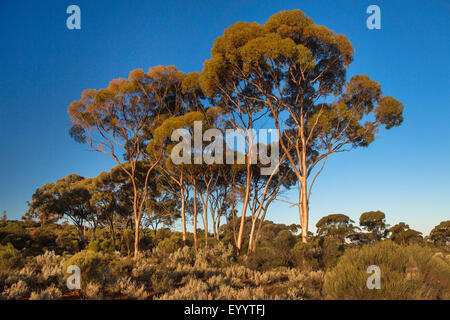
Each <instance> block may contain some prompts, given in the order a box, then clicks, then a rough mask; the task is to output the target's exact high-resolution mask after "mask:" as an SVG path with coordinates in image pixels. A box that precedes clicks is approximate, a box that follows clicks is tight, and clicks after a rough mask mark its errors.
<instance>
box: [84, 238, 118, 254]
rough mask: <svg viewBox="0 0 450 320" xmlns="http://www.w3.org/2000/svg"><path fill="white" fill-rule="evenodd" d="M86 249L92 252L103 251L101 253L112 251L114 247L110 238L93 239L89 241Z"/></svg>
mask: <svg viewBox="0 0 450 320" xmlns="http://www.w3.org/2000/svg"><path fill="white" fill-rule="evenodd" d="M88 250H91V251H94V252H103V253H113V252H114V251H115V248H114V246H113V244H112V242H111V240H109V239H106V240H99V239H97V240H94V241H91V243H89V246H88Z"/></svg>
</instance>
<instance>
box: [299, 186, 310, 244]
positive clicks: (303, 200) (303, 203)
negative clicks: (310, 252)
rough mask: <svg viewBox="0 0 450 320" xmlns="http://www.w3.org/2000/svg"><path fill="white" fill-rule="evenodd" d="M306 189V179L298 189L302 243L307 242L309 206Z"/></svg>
mask: <svg viewBox="0 0 450 320" xmlns="http://www.w3.org/2000/svg"><path fill="white" fill-rule="evenodd" d="M307 192H308V189H307V185H306V179H304V180H303V181H302V183H301V187H300V206H299V211H300V223H301V226H302V242H303V243H307V242H308V220H309V206H308V193H307Z"/></svg>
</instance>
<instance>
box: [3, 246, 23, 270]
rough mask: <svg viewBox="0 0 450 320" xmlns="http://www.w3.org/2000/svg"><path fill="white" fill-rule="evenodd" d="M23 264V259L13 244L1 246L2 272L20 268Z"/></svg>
mask: <svg viewBox="0 0 450 320" xmlns="http://www.w3.org/2000/svg"><path fill="white" fill-rule="evenodd" d="M22 263H23V257H22V254H21V253H20V251H19V250H17V249H15V248H14V247H13V245H12V244H10V243H8V244H7V245H5V246H2V245H0V271H6V270H10V269H13V268H16V267H19V266H20V265H21V264H22Z"/></svg>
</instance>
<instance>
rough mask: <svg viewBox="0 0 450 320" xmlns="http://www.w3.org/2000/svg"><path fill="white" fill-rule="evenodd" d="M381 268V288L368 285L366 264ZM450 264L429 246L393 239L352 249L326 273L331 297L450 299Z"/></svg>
mask: <svg viewBox="0 0 450 320" xmlns="http://www.w3.org/2000/svg"><path fill="white" fill-rule="evenodd" d="M371 265H377V266H378V267H379V268H380V270H381V288H380V289H379V290H377V289H372V290H370V289H368V288H367V285H366V281H367V279H368V277H369V276H370V275H369V274H368V273H366V270H367V267H368V266H371ZM449 288H450V264H449V263H448V262H446V261H443V260H442V259H439V258H438V257H435V256H434V251H433V250H432V249H430V248H423V247H420V246H418V245H414V246H409V247H401V246H399V245H397V244H395V243H393V242H392V241H383V242H379V243H376V244H375V245H373V246H371V245H366V246H363V247H362V248H354V249H349V250H347V251H346V252H345V254H344V255H343V256H342V257H341V258H340V259H339V261H338V263H337V265H336V267H335V268H334V269H333V270H332V271H331V272H329V273H328V274H327V275H326V277H325V283H324V287H323V292H324V294H325V296H326V297H327V298H331V299H449V298H450V291H449Z"/></svg>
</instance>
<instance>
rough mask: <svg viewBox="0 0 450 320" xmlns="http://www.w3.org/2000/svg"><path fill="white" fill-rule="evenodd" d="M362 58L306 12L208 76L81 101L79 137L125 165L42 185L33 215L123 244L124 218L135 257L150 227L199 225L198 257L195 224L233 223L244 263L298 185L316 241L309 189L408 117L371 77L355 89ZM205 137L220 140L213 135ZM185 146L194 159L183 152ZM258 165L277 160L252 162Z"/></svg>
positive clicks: (111, 90) (237, 46) (154, 77)
mask: <svg viewBox="0 0 450 320" xmlns="http://www.w3.org/2000/svg"><path fill="white" fill-rule="evenodd" d="M353 52H354V50H353V47H352V45H351V43H350V41H349V40H348V39H347V37H346V36H344V35H342V34H335V33H334V32H333V31H332V30H329V29H328V28H326V27H324V26H320V25H316V24H315V23H314V22H313V20H312V19H311V18H309V17H307V16H306V15H305V14H304V13H303V12H301V11H299V10H292V11H282V12H279V13H277V14H275V15H273V16H272V17H270V18H269V19H268V20H267V21H266V23H265V24H258V23H255V22H253V23H246V22H237V23H235V24H233V25H232V26H230V27H229V28H227V29H226V30H225V32H224V34H223V35H221V36H219V37H218V38H217V39H216V41H215V43H214V45H213V47H212V50H211V55H212V57H211V59H209V60H207V61H205V62H204V65H203V70H202V71H201V72H200V73H198V72H192V73H189V74H185V73H183V72H181V71H179V70H178V69H177V68H176V67H175V66H157V67H152V68H150V70H149V71H148V72H145V71H143V70H141V69H137V70H133V71H131V72H130V74H129V77H128V79H123V78H120V79H115V80H112V81H111V82H110V83H109V85H108V87H107V88H104V89H99V90H95V89H87V90H85V91H83V93H82V94H81V98H80V100H78V101H74V102H72V103H71V104H70V106H69V108H68V112H69V114H70V117H71V124H72V128H71V130H70V134H71V136H72V137H73V138H74V139H75V140H76V141H77V142H81V143H85V144H87V145H88V146H89V147H90V148H92V149H93V150H95V151H98V152H101V153H104V154H105V155H106V156H108V157H110V158H111V159H112V160H114V161H115V162H116V163H117V167H116V168H114V169H113V170H111V171H110V172H109V173H104V174H102V175H100V176H99V177H97V178H95V179H84V178H82V177H79V176H77V175H69V176H67V177H66V178H64V179H61V180H59V181H57V182H56V183H52V184H47V185H45V186H43V187H42V188H40V189H39V190H37V192H36V194H35V195H34V196H33V200H32V202H31V203H30V211H29V214H28V215H29V216H30V217H39V219H41V221H42V222H43V223H45V221H46V219H51V218H52V217H54V216H56V217H64V216H65V217H68V218H69V219H70V220H72V222H73V223H74V224H75V225H76V226H77V228H78V231H79V236H80V238H83V237H84V235H83V229H84V225H85V223H88V224H90V225H91V227H92V228H93V229H95V228H96V225H97V224H98V223H102V222H103V221H107V222H106V223H107V224H108V225H109V226H110V228H111V233H114V230H113V229H114V228H115V225H114V223H116V222H114V221H113V220H114V219H117V217H119V218H118V219H119V220H121V221H123V223H125V224H128V226H130V225H132V226H133V229H134V239H135V243H134V254H135V256H137V255H138V252H139V234H140V229H141V227H142V226H143V225H144V224H146V223H147V222H149V223H158V221H161V223H165V222H167V221H170V220H171V219H174V218H176V217H177V216H179V217H180V218H181V227H182V233H183V241H184V242H186V241H187V231H186V224H187V219H188V214H189V215H190V216H191V217H192V220H193V221H192V222H193V225H194V246H195V247H197V246H198V235H197V232H196V230H197V223H198V220H200V219H198V218H197V216H198V215H199V216H200V218H201V220H202V222H203V226H204V232H205V233H207V232H208V230H209V228H211V229H212V230H213V232H214V235H215V237H216V238H217V237H219V236H220V225H221V221H222V219H224V218H226V219H227V222H228V223H231V224H232V225H233V232H234V234H233V238H234V245H235V248H236V250H237V252H241V251H242V249H243V240H244V230H245V228H246V227H247V225H246V224H247V223H248V224H250V227H249V229H250V234H249V243H248V245H247V251H249V252H253V251H254V250H255V248H256V246H257V243H258V238H259V236H260V231H261V227H262V222H263V221H264V219H265V217H266V214H267V213H268V212H269V207H270V205H271V203H273V201H276V200H280V199H279V197H278V196H279V195H280V193H281V192H283V191H286V190H288V189H290V188H296V189H297V192H298V199H297V200H293V201H290V203H291V204H294V205H295V206H297V207H298V210H299V223H300V225H301V237H302V241H303V242H304V243H306V242H307V241H308V230H309V227H308V222H309V199H310V195H311V191H312V187H313V185H314V183H315V181H316V179H317V177H318V175H319V174H320V173H321V172H322V170H323V168H324V166H325V164H326V162H327V160H328V159H329V158H330V157H331V156H332V155H333V154H335V153H337V152H342V151H347V150H350V149H352V148H356V147H366V146H368V145H369V144H370V143H372V142H373V141H374V139H375V137H376V134H377V132H379V130H380V129H382V128H385V129H391V128H393V127H396V126H399V125H400V124H401V123H402V120H403V116H402V112H403V105H402V103H401V102H399V101H398V100H396V99H394V98H393V97H391V96H387V95H384V94H383V92H382V91H381V85H380V84H379V83H377V82H376V81H374V80H371V79H370V78H369V77H368V76H366V75H357V76H354V77H352V78H351V79H350V80H348V81H347V79H346V70H347V67H348V66H349V65H350V64H351V62H352V61H353ZM196 122H201V124H202V126H201V129H200V131H201V132H200V134H201V136H202V137H203V138H204V139H203V140H202V141H200V142H199V143H196V142H195V143H192V141H190V142H189V141H185V140H184V137H181V136H176V138H177V139H176V141H173V140H172V138H173V136H172V134H173V132H174V130H175V129H183V130H184V131H183V132H186V133H188V135H189V137H190V138H192V137H194V136H195V135H196V134H197V133H198V132H196V130H198V129H197V128H196V126H195V124H196ZM267 126H271V127H272V128H273V129H276V130H274V131H273V134H274V135H276V137H275V138H276V139H277V140H276V142H274V143H270V144H266V145H263V143H261V142H260V140H259V138H261V137H257V136H255V135H254V132H255V130H257V129H261V128H264V127H267ZM209 129H215V130H216V131H214V132H216V134H212V135H211V134H210V135H208V134H206V137H205V135H204V134H205V133H207V130H209ZM226 130H238V131H240V132H242V133H243V137H244V138H243V140H242V142H243V146H241V149H239V148H237V147H235V146H234V144H232V145H231V146H230V142H229V141H226V140H225V139H223V138H222V137H223V133H225V132H226ZM217 132H219V133H221V134H217ZM180 138H181V140H183V142H184V143H185V145H188V148H187V149H188V151H189V152H188V153H186V154H182V155H180V154H179V151H180V150H179V145H178V143H179V140H180ZM188 140H189V139H188ZM205 140H206V142H205ZM225 150H228V151H231V158H232V160H233V161H232V162H233V163H234V165H230V164H224V163H225V162H227V161H224V160H225V158H227V157H230V154H229V153H226V152H225ZM266 151H269V153H271V157H269V159H267V156H268V154H267V152H266ZM277 153H278V154H277ZM174 154H176V156H178V157H179V158H181V160H182V161H181V163H180V162H179V161H174V159H173V155H174ZM261 157H262V159H265V160H269V162H270V163H267V161H259V162H258V161H257V162H254V161H253V160H254V159H261ZM199 159H200V161H198V160H199ZM228 160H229V158H228ZM261 169H265V174H264V175H263V174H261ZM277 197H278V198H277ZM288 202H289V201H288ZM112 212H114V213H113V214H112ZM99 216H102V218H100V219H97V217H99ZM247 217H250V218H251V219H247ZM144 220H145V221H144ZM117 223H118V222H117ZM117 223H116V224H117ZM206 239H207V237H206ZM205 242H206V241H205Z"/></svg>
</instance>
